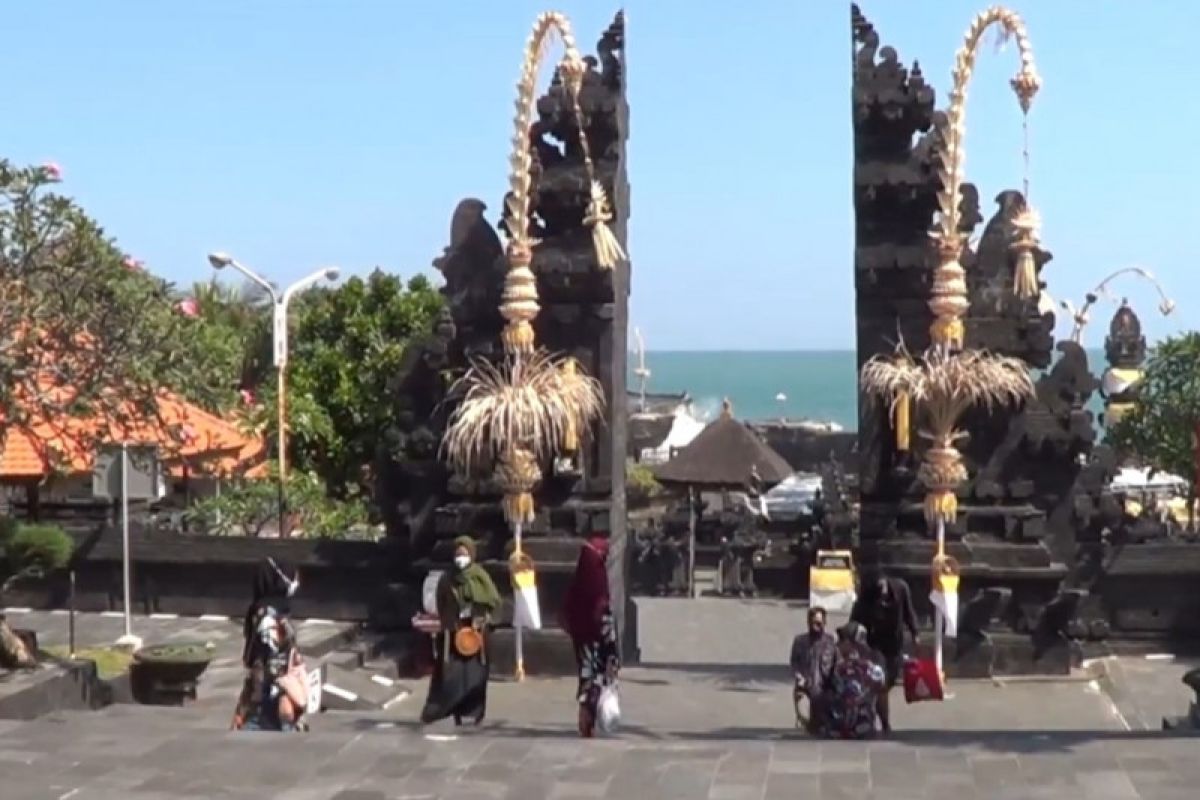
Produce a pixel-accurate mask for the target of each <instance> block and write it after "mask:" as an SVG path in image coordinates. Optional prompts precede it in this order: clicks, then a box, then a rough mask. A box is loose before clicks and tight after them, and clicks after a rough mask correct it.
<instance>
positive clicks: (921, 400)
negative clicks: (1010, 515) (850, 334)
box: [859, 348, 1034, 440]
mask: <svg viewBox="0 0 1200 800" xmlns="http://www.w3.org/2000/svg"><path fill="white" fill-rule="evenodd" d="M859 382H860V384H861V386H862V388H863V390H864V391H865V392H867V393H868V394H869V395H871V396H873V397H875V398H877V399H879V400H883V401H885V402H888V403H894V402H895V399H896V397H897V396H898V395H899V394H900V393H901V392H906V393H907V394H908V396H909V397H911V398H912V400H913V402H914V403H916V404H917V409H918V413H921V414H923V415H924V416H925V417H926V420H927V423H928V425H927V429H926V435H928V436H930V437H931V438H935V439H947V440H951V439H953V438H954V436H955V426H956V425H957V424H958V420H959V418H960V417H961V416H962V414H963V413H964V412H965V411H966V410H967V409H968V408H972V407H974V406H981V407H983V408H985V409H988V410H989V411H990V410H992V409H995V408H999V407H1003V406H1012V405H1017V404H1019V403H1020V402H1021V401H1022V400H1024V399H1026V398H1029V397H1032V396H1033V393H1034V389H1033V381H1032V379H1030V377H1029V370H1028V368H1027V367H1026V365H1025V362H1023V361H1021V360H1020V359H1018V358H1011V357H1009V356H999V355H995V354H993V353H989V352H987V351H986V350H964V351H961V352H956V353H946V352H945V351H944V350H942V349H941V348H932V349H930V350H928V351H926V352H925V353H924V355H923V356H922V357H921V358H920V359H919V360H912V359H909V358H904V357H902V358H896V357H895V356H882V355H880V356H875V357H873V358H872V359H871V360H869V361H868V362H867V363H866V364H865V365H863V368H862V372H861V374H860V377H859Z"/></svg>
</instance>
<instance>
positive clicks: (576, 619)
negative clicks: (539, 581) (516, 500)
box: [562, 534, 621, 738]
mask: <svg viewBox="0 0 1200 800" xmlns="http://www.w3.org/2000/svg"><path fill="white" fill-rule="evenodd" d="M607 557H608V539H607V538H606V537H604V536H602V535H600V534H593V535H592V536H590V537H589V538H588V539H587V540H586V541H585V542H584V543H583V547H581V548H580V550H579V562H578V563H577V564H576V565H575V576H574V577H573V578H572V579H571V585H570V586H569V587H567V593H566V597H565V598H564V599H563V608H562V627H563V630H565V631H566V632H567V635H568V636H570V637H571V641H572V642H573V643H574V645H575V663H576V664H577V665H578V667H579V691H578V693H577V697H578V700H579V734H580V735H581V736H583V737H584V738H589V737H590V736H591V735H592V731H593V730H594V729H595V726H596V704H597V702H599V700H600V690H601V689H602V688H604V687H605V686H606V685H608V684H610V683H611V682H613V681H615V680H616V679H617V671H618V670H619V669H620V666H621V662H620V656H619V654H618V650H617V629H616V624H615V623H614V621H613V614H612V606H611V604H610V602H609V595H608V565H607V563H606V560H607Z"/></svg>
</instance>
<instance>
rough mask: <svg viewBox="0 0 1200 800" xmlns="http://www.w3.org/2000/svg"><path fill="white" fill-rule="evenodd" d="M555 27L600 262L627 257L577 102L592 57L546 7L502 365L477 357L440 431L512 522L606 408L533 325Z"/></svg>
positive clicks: (524, 82)
mask: <svg viewBox="0 0 1200 800" xmlns="http://www.w3.org/2000/svg"><path fill="white" fill-rule="evenodd" d="M556 33H557V34H558V35H559V37H560V38H561V39H562V42H563V47H564V50H565V51H566V52H565V55H564V57H563V60H562V62H561V64H560V65H559V74H560V75H561V76H562V80H563V85H564V86H565V88H566V90H567V92H568V94H569V95H570V98H571V103H572V108H573V111H574V116H575V122H576V127H577V128H578V130H579V145H580V151H581V152H582V154H583V160H584V169H585V172H586V174H587V179H588V182H589V186H590V193H589V202H588V207H587V210H586V212H585V216H584V223H585V224H586V225H588V226H589V227H590V228H591V229H592V243H593V247H594V248H595V251H596V260H597V262H598V264H599V265H600V266H601V267H602V268H605V269H611V268H612V267H613V266H615V265H616V264H617V262H618V261H619V260H621V259H623V258H624V257H625V254H624V252H623V251H622V249H621V246H620V244H619V243H618V242H617V240H616V237H615V236H614V235H613V233H612V231H611V230H610V229H609V227H608V222H609V221H610V220H611V219H612V211H611V209H610V207H609V205H608V198H607V197H606V195H605V193H604V189H603V188H602V187H601V186H600V183H599V182H598V181H597V179H596V170H595V164H594V163H593V161H592V157H591V150H590V147H589V145H588V142H587V133H586V131H585V125H584V123H585V121H584V119H583V113H582V110H581V107H580V104H579V92H580V90H581V89H582V86H583V76H584V74H585V72H586V69H587V67H586V65H585V64H584V61H583V58H582V57H581V56H580V55H579V51H578V48H577V47H576V46H575V37H574V36H573V34H572V33H571V25H570V22H569V21H568V20H567V18H566V16H565V15H563V14H560V13H557V12H547V13H544V14H542V15H541V16H539V17H538V18H537V20H536V21H535V23H534V26H533V33H532V34H531V35H530V37H529V41H528V42H527V43H526V45H525V54H524V58H523V59H522V63H521V76H520V79H519V80H518V81H517V101H516V115H515V116H514V119H513V125H514V134H513V140H512V152H511V154H510V156H509V189H510V195H509V199H508V206H507V210H508V226H507V227H508V242H507V246H506V248H505V255H506V257H507V261H508V271H507V273H506V274H505V279H504V289H503V293H502V296H501V300H502V302H501V305H500V313H501V315H502V316H503V317H504V319H505V321H506V324H505V326H504V330H503V331H502V333H501V341H502V342H503V345H504V353H505V357H504V361H503V362H501V363H500V364H499V365H496V364H492V363H490V362H488V361H486V360H483V359H475V360H473V361H472V364H471V368H470V370H468V372H467V374H466V375H464V376H463V377H462V378H461V379H460V380H459V382H458V384H457V385H456V387H455V389H454V393H455V395H456V396H458V397H461V402H460V403H459V405H458V406H457V407H456V408H455V410H454V412H453V414H452V415H451V418H450V422H449V425H448V426H447V429H446V434H445V437H444V438H443V440H442V454H443V456H444V457H445V458H446V460H447V461H448V462H449V464H450V465H451V467H452V468H454V469H455V470H457V471H459V472H462V473H471V472H479V471H481V470H483V469H487V468H491V467H494V469H495V477H496V480H497V482H498V483H499V485H500V487H501V488H502V490H503V491H504V499H503V502H502V507H503V510H504V516H505V519H506V520H507V521H508V523H509V524H510V525H512V526H513V527H514V531H519V530H520V526H521V525H523V524H525V523H528V522H531V521H532V520H533V518H534V504H533V494H532V493H533V490H534V489H535V488H536V487H537V484H538V482H539V481H540V480H541V478H542V470H541V464H543V463H545V462H547V461H549V460H552V459H553V458H554V457H555V456H557V455H558V454H560V453H562V452H572V451H573V450H576V449H578V448H579V446H580V442H581V440H583V439H585V438H586V437H587V436H588V435H589V433H590V431H591V429H592V427H593V426H594V425H595V424H596V423H597V422H598V421H599V420H600V419H601V418H602V417H603V414H604V394H603V389H602V387H601V385H600V383H599V381H597V380H596V379H595V378H592V377H590V376H588V375H586V374H584V373H583V371H582V369H581V368H580V367H579V366H578V364H577V363H576V362H575V360H574V359H572V358H569V357H563V356H558V355H551V354H549V353H546V352H545V351H544V350H542V349H540V348H538V346H537V342H536V337H535V336H534V330H533V321H534V320H535V319H536V318H537V315H538V312H539V311H540V306H539V305H538V292H537V278H536V276H535V275H534V274H533V270H532V269H531V265H532V263H533V248H534V246H535V245H536V242H535V241H534V239H533V237H532V235H531V234H530V193H531V189H532V186H531V183H532V177H531V169H532V167H533V162H532V157H531V155H530V145H531V142H530V129H531V126H532V124H533V113H534V103H535V100H536V91H537V86H536V83H537V71H538V66H539V64H540V62H541V58H542V55H543V53H544V52H545V50H546V49H547V47H548V45H549V44H550V42H551V40H552V37H553V36H554V34H556ZM518 540H519V539H518Z"/></svg>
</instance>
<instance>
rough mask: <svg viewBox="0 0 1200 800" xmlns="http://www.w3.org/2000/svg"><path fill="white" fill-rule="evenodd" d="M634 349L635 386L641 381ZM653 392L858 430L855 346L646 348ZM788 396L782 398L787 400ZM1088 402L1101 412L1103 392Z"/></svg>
mask: <svg viewBox="0 0 1200 800" xmlns="http://www.w3.org/2000/svg"><path fill="white" fill-rule="evenodd" d="M1088 364H1089V365H1090V366H1091V369H1092V373H1093V374H1098V373H1099V372H1100V371H1102V369H1103V368H1104V367H1106V366H1107V364H1106V362H1105V361H1104V351H1103V350H1097V349H1089V350H1088ZM637 366H638V357H637V354H636V353H630V354H629V377H628V385H629V391H630V392H631V393H633V394H636V393H637V392H638V391H639V389H640V385H641V381H640V379H639V378H638V377H637V376H636V375H635V374H634V370H636V369H637ZM646 368H647V369H648V370H649V371H650V377H649V379H648V380H647V381H646V391H647V393H651V394H653V393H674V392H687V394H688V395H689V396H690V397H691V398H692V402H693V404H694V407H695V410H696V413H697V415H698V416H700V417H701V418H704V419H713V418H715V416H716V414H717V413H718V412H719V411H720V409H721V403H722V401H723V400H725V399H728V400H729V402H730V403H731V404H732V406H733V413H734V416H736V417H737V418H738V419H743V420H747V421H763V420H777V419H780V418H786V419H789V420H800V419H809V420H815V421H819V422H836V423H837V424H838V425H841V426H842V427H843V428H845V429H846V430H854V429H855V428H857V427H858V390H857V386H858V376H857V373H856V368H855V355H854V351H853V350H652V351H647V352H646ZM779 398H782V399H779ZM1088 407H1089V408H1090V409H1091V410H1092V411H1093V412H1094V413H1097V414H1098V413H1099V412H1100V411H1102V410H1103V402H1102V401H1101V400H1100V397H1099V393H1096V394H1094V395H1093V396H1092V399H1091V402H1090V403H1089V404H1088Z"/></svg>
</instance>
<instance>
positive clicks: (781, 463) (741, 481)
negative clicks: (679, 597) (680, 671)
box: [654, 400, 795, 597]
mask: <svg viewBox="0 0 1200 800" xmlns="http://www.w3.org/2000/svg"><path fill="white" fill-rule="evenodd" d="M794 472H795V470H793V469H792V467H791V465H789V464H788V463H787V461H785V460H784V459H783V456H781V455H779V453H776V452H775V451H774V450H772V449H771V447H770V445H768V444H767V443H766V442H764V441H763V440H762V439H760V438H759V437H758V436H757V435H756V434H755V433H754V432H753V431H751V430H750V429H749V428H748V427H746V425H745V424H743V423H741V422H739V421H738V420H736V419H734V418H733V406H732V405H731V404H730V402H729V401H728V400H726V401H725V402H724V403H722V406H721V416H720V417H718V418H717V420H716V421H715V422H712V423H710V424H709V425H708V426H707V427H705V428H704V430H702V431H701V432H700V434H699V435H698V436H696V438H695V439H693V440H692V441H691V443H690V444H689V445H688V446H687V447H685V448H683V449H682V450H680V451H679V453H678V454H677V455H676V456H675V457H674V458H672V459H671V460H670V461H668V462H666V463H665V464H660V465H659V466H657V467H655V468H654V477H655V478H656V479H657V480H658V482H659V483H661V484H663V485H664V486H679V487H683V488H685V489H686V490H687V497H688V542H689V548H688V549H689V552H688V594H689V596H692V597H695V594H696V592H695V571H696V499H697V493H698V492H700V491H704V490H707V491H726V490H736V489H742V488H746V487H747V486H752V485H754V484H757V486H754V488H756V489H766V488H770V487H772V486H774V485H775V484H777V483H781V482H782V481H784V480H786V479H787V478H790V477H791V476H792V473H794Z"/></svg>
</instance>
